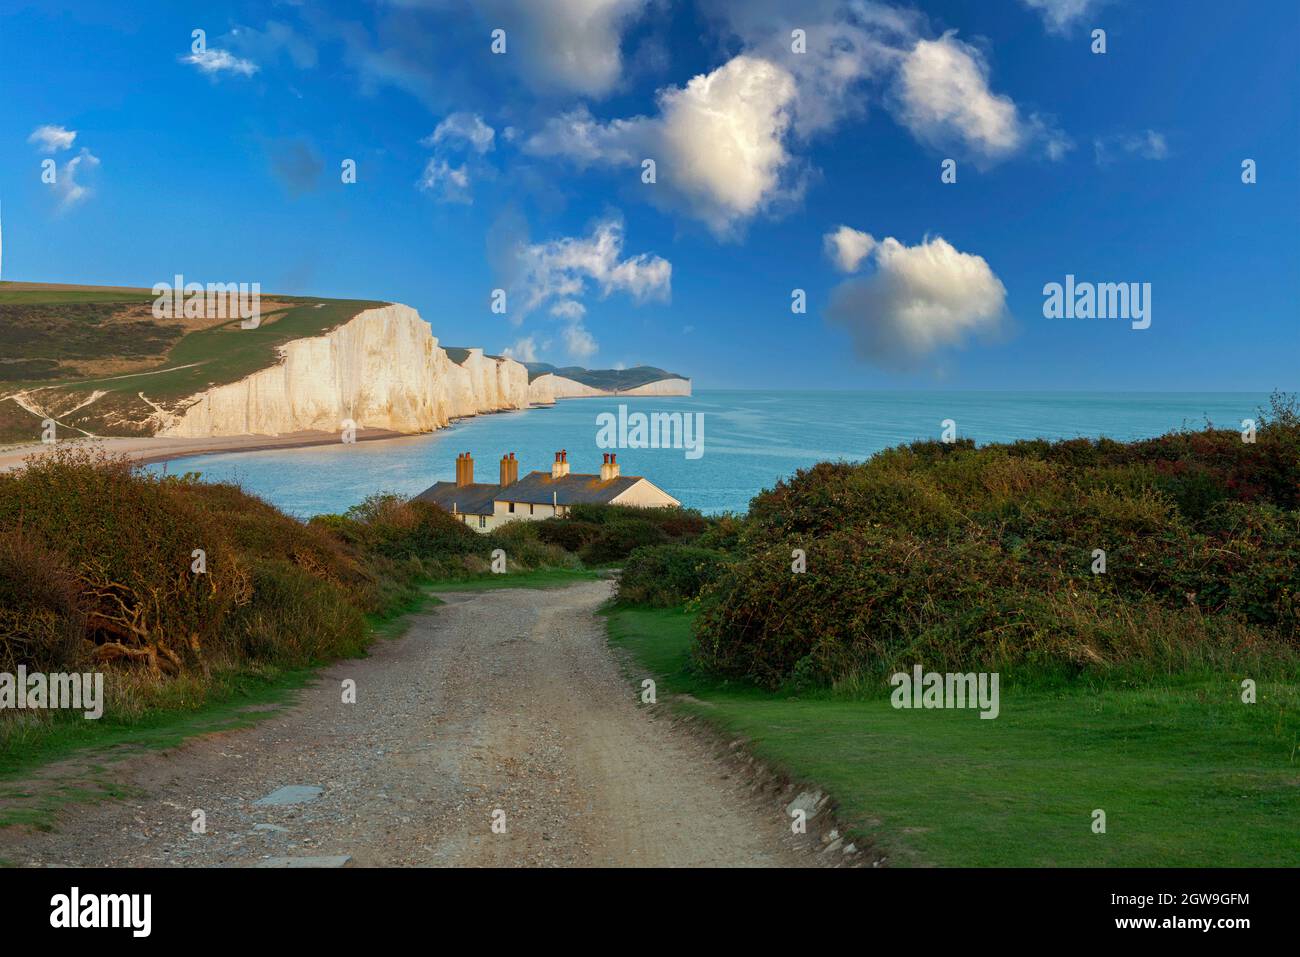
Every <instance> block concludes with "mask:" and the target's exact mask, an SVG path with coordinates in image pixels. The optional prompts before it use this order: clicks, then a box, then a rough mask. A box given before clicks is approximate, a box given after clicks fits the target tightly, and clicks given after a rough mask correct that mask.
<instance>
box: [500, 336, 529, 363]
mask: <svg viewBox="0 0 1300 957" xmlns="http://www.w3.org/2000/svg"><path fill="white" fill-rule="evenodd" d="M501 354H502V355H503V356H505V357H506V358H507V359H516V360H518V361H519V362H536V361H537V342H536V340H535V339H534V338H533V337H532V336H525V337H524V338H523V339H518V340H516V341H515V344H514V345H512V346H506V347H505V348H504V349H502V350H501Z"/></svg>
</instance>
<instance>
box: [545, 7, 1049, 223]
mask: <svg viewBox="0 0 1300 957" xmlns="http://www.w3.org/2000/svg"><path fill="white" fill-rule="evenodd" d="M703 8H704V13H705V15H706V17H707V18H710V19H711V20H712V21H713V22H717V23H720V24H721V25H722V29H723V32H724V35H725V37H724V39H725V40H726V41H728V42H730V41H732V39H733V38H734V39H736V40H739V42H740V45H741V47H742V48H743V52H742V53H740V54H739V55H738V56H735V57H734V58H732V59H731V60H729V61H728V62H726V63H724V64H723V65H722V66H720V67H718V68H717V69H715V70H713V71H712V72H710V73H705V74H701V75H699V76H696V77H695V78H694V79H692V80H690V81H689V82H688V83H687V84H686V85H685V86H684V87H668V88H666V89H664V90H661V91H660V93H659V96H658V109H657V111H656V112H655V113H653V114H651V115H641V116H633V117H630V118H614V119H608V120H602V119H598V118H596V117H593V115H592V114H591V112H590V111H589V110H588V109H587V108H586V107H578V108H577V109H574V110H571V111H569V112H568V113H565V114H563V115H561V116H558V117H554V118H552V119H551V120H549V121H548V122H546V123H545V124H543V125H542V126H541V127H540V129H537V130H536V131H535V132H533V134H532V135H531V136H528V137H526V138H525V139H524V141H523V148H524V150H525V151H526V152H529V153H532V154H533V155H537V156H550V157H562V158H565V159H568V160H570V161H571V162H574V163H576V164H578V165H579V166H592V165H599V166H607V167H613V168H636V167H639V166H640V164H641V163H642V161H643V160H644V159H654V160H655V162H656V165H657V168H656V175H657V182H656V183H655V184H652V185H650V184H647V185H645V186H642V187H640V188H639V195H641V196H643V197H645V198H647V199H648V200H649V201H650V202H652V203H654V204H656V205H658V206H660V207H661V208H664V209H668V210H671V211H674V212H677V213H680V214H682V215H685V216H688V217H691V218H694V219H697V220H700V221H702V222H704V223H705V224H706V225H707V226H708V227H709V229H711V230H712V231H713V232H714V234H715V235H717V236H718V237H720V238H731V237H734V236H735V235H737V234H738V233H739V232H740V231H741V230H742V229H743V227H744V226H745V224H746V223H747V222H749V221H750V220H751V219H752V218H754V217H755V216H757V215H760V214H762V213H771V212H775V211H776V210H777V209H778V208H779V207H781V206H784V205H786V204H787V203H788V202H789V201H791V200H794V199H797V198H798V197H799V196H800V195H801V194H802V189H803V182H804V180H805V179H806V176H807V173H808V169H807V164H806V161H805V160H804V159H803V158H802V157H801V155H800V153H801V151H802V148H803V147H804V146H806V144H807V143H808V141H810V140H811V139H812V138H813V137H815V136H818V135H821V134H823V133H825V132H827V131H829V130H831V129H833V128H834V127H835V126H837V125H838V124H840V123H842V122H844V121H845V120H846V119H848V118H853V117H860V116H862V115H864V114H865V112H866V105H867V104H868V103H869V102H871V101H872V99H873V98H875V97H876V96H877V95H878V97H879V99H880V100H881V102H884V103H886V104H887V105H889V106H890V108H891V109H892V110H893V111H894V112H895V113H896V114H897V115H898V117H899V120H900V122H902V123H903V124H904V125H905V126H906V127H907V128H908V129H909V130H911V132H912V133H913V134H914V135H915V136H916V137H917V138H918V139H920V140H922V141H924V142H927V143H930V144H932V145H941V146H945V147H947V146H948V144H955V145H956V146H959V147H963V148H964V152H963V153H961V154H958V155H969V154H971V153H973V154H974V156H975V158H976V159H977V160H980V161H987V160H993V159H1001V158H1003V157H1006V156H1009V155H1011V154H1013V153H1016V152H1019V151H1021V150H1023V149H1025V148H1026V147H1027V146H1030V145H1034V144H1037V145H1039V146H1041V148H1042V150H1043V151H1044V152H1045V153H1046V154H1047V155H1048V156H1049V157H1050V158H1051V159H1060V158H1062V157H1063V156H1064V154H1065V152H1066V151H1067V150H1069V149H1070V148H1071V147H1072V145H1073V144H1072V143H1071V142H1070V141H1069V139H1068V138H1067V137H1066V136H1065V135H1064V134H1062V133H1060V132H1059V131H1057V130H1055V129H1053V128H1052V127H1051V125H1050V124H1049V123H1048V122H1046V121H1045V120H1042V119H1040V118H1039V117H1038V116H1037V115H1033V114H1031V115H1029V116H1024V115H1022V112H1021V111H1020V110H1019V109H1018V107H1017V106H1016V104H1015V103H1014V102H1013V101H1012V100H1011V98H1010V97H1007V96H1004V95H1000V94H995V93H994V92H992V91H991V90H990V88H989V82H988V67H987V65H986V64H985V62H984V60H983V58H982V56H981V55H980V53H979V51H978V50H976V49H975V48H974V47H971V46H969V45H967V44H965V43H963V42H961V41H960V40H957V39H956V38H955V36H954V35H953V34H951V33H949V34H945V35H943V36H942V37H940V38H938V39H934V40H930V39H925V38H924V30H925V28H926V20H925V18H924V15H922V14H920V13H917V12H916V11H912V10H904V9H899V8H894V7H889V6H886V5H884V4H882V3H876V2H871V0H807V2H805V3H801V4H800V5H799V6H798V7H797V8H794V7H792V6H791V5H790V4H789V3H788V2H783V0H747V2H745V3H731V2H726V0H703ZM796 28H797V29H801V30H804V31H805V32H806V52H804V53H794V52H792V50H791V31H792V30H793V29H796ZM629 182H634V181H633V180H631V179H630V178H629Z"/></svg>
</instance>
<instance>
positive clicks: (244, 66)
mask: <svg viewBox="0 0 1300 957" xmlns="http://www.w3.org/2000/svg"><path fill="white" fill-rule="evenodd" d="M180 61H181V62H182V63H192V64H193V65H194V66H196V67H198V68H199V70H200V71H202V72H203V73H207V74H208V75H209V76H216V75H217V74H219V73H237V74H239V75H240V76H252V75H253V74H254V73H256V72H257V64H256V63H254V62H253V61H252V60H245V59H243V58H242V57H237V56H235V55H234V54H233V53H231V52H230V51H228V50H218V49H215V48H213V47H208V48H207V49H206V50H204V51H203V52H202V53H191V54H190V55H189V56H183V57H181V58H180Z"/></svg>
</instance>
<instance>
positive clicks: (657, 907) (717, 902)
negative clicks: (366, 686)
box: [0, 869, 1297, 946]
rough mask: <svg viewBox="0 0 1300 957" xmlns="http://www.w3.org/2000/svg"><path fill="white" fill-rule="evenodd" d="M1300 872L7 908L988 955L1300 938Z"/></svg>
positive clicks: (154, 882) (262, 884) (10, 877)
mask: <svg viewBox="0 0 1300 957" xmlns="http://www.w3.org/2000/svg"><path fill="white" fill-rule="evenodd" d="M1296 876H1297V872H1296V871H1293V870H1282V869H1278V870H1268V869H1261V870H1145V869H1144V870H1105V871H1102V870H973V869H972V870H904V869H897V870H894V869H879V870H870V869H852V870H848V869H845V870H835V871H828V870H808V871H804V872H798V873H791V872H790V871H726V872H718V871H710V872H701V871H685V872H682V871H677V872H672V873H668V872H663V871H650V870H640V871H637V870H626V871H602V872H594V871H561V872H548V873H545V874H544V875H543V874H539V873H537V872H529V871H522V870H518V871H511V870H507V871H486V870H473V871H469V870H458V871H442V870H397V869H392V870H366V869H355V870H352V869H343V870H308V869H298V870H291V871H284V870H245V869H208V870H200V869H194V870H179V869H177V870H161V869H160V870H81V869H41V870H36V869H32V870H16V869H15V870H4V871H0V900H3V901H4V915H5V932H6V937H7V939H8V941H9V942H10V943H13V944H16V943H18V942H20V941H23V940H27V939H30V938H35V937H45V936H46V935H51V936H52V937H54V938H57V937H65V938H66V937H68V936H69V935H73V934H75V935H78V936H79V937H80V938H82V942H86V941H89V939H90V938H92V937H94V938H97V939H102V940H105V941H107V940H109V939H114V940H116V941H118V942H121V943H124V944H126V945H127V946H131V945H133V944H139V945H147V944H148V943H149V942H154V941H161V942H167V943H171V942H178V943H179V942H184V943H187V944H192V943H195V942H200V941H201V942H202V943H204V944H232V943H243V942H246V941H247V942H252V941H256V942H258V943H259V944H263V943H267V942H274V941H277V940H280V939H283V940H285V941H286V942H292V943H294V944H295V945H305V944H312V943H323V944H337V943H341V942H346V941H349V940H368V941H371V942H373V941H374V935H375V934H376V932H381V933H385V934H391V933H404V934H420V933H427V932H429V931H431V930H433V929H437V928H441V927H445V926H447V925H448V924H451V923H453V922H460V921H465V920H466V919H473V918H480V919H483V920H486V923H485V924H484V925H483V926H484V927H485V928H486V929H487V930H488V931H489V933H491V934H492V936H493V940H494V943H495V942H497V941H499V940H500V938H501V937H503V936H505V937H509V936H511V935H512V934H514V933H520V934H524V933H526V934H530V935H533V936H534V937H535V936H536V934H537V933H538V932H539V931H540V930H541V928H543V927H547V926H550V927H554V928H555V929H559V928H560V927H561V926H562V927H563V929H564V933H565V936H566V937H568V938H569V939H572V937H573V934H574V931H575V930H576V931H579V932H581V930H582V929H583V928H584V926H590V927H591V928H592V929H593V930H595V929H601V930H606V929H608V927H609V925H610V923H611V921H615V922H618V923H621V924H623V925H624V926H626V927H627V929H629V930H631V931H633V932H635V933H645V934H648V935H653V937H655V938H659V937H660V935H661V934H664V933H671V932H673V931H672V929H671V928H672V925H678V926H679V927H680V925H679V924H678V922H679V920H680V918H681V917H682V916H684V915H685V914H692V913H693V914H694V915H695V919H693V920H692V921H691V924H692V925H693V929H692V931H691V936H692V937H698V936H702V934H701V932H700V928H708V927H713V928H716V929H717V932H718V933H719V934H720V935H725V936H726V937H728V938H731V939H732V940H735V939H736V938H743V937H745V936H747V935H748V933H750V932H751V927H747V926H746V925H747V924H749V925H751V926H752V932H756V933H758V934H761V935H764V936H765V935H767V934H769V933H772V932H773V930H774V929H775V927H776V925H779V924H781V923H783V922H788V923H789V924H790V928H791V929H792V930H795V931H796V932H801V933H807V932H808V931H810V930H813V929H815V928H817V927H819V926H820V927H827V928H829V927H839V926H840V925H843V924H844V923H845V922H848V923H849V924H859V923H865V925H866V926H867V928H869V932H870V934H871V939H872V941H873V943H878V942H881V941H890V940H893V939H897V940H899V941H900V942H909V941H910V942H911V943H913V944H916V943H917V942H919V941H922V940H924V941H925V942H927V943H929V942H940V941H947V940H954V941H962V940H964V941H966V942H968V943H971V944H975V943H976V941H979V940H984V939H986V938H985V937H984V936H983V935H984V934H987V933H988V932H996V933H997V934H998V937H999V939H1016V938H1017V937H1019V936H1021V935H1022V934H1023V935H1024V937H1025V938H1026V939H1041V935H1042V934H1043V933H1044V932H1047V933H1052V934H1055V935H1057V938H1058V939H1060V940H1062V941H1074V940H1080V939H1095V938H1097V937H1106V938H1114V939H1122V938H1123V937H1134V938H1138V939H1143V938H1145V939H1146V940H1152V939H1153V938H1154V939H1160V938H1169V937H1170V936H1171V935H1172V936H1174V937H1177V938H1179V939H1180V941H1184V940H1186V938H1188V937H1191V936H1194V935H1199V936H1200V937H1201V938H1204V939H1206V940H1213V941H1216V942H1222V943H1229V942H1231V941H1232V940H1234V938H1235V936H1236V935H1238V934H1242V933H1247V934H1248V933H1251V932H1252V931H1259V930H1264V931H1266V932H1270V931H1271V932H1272V933H1273V934H1282V933H1286V932H1288V931H1290V932H1294V913H1293V911H1294V907H1295V904H1294V901H1295V878H1296ZM697 881H698V882H699V883H698V884H697V883H696V882H697ZM642 891H647V892H649V893H646V894H642V893H639V892H642ZM1284 909H1286V911H1289V912H1284ZM710 914H712V916H711V917H709V916H708V915H710ZM557 920H558V921H561V922H562V923H561V924H557V923H556V921H557ZM810 921H811V925H810V924H809V922H810ZM664 922H667V924H668V926H663V924H664ZM656 925H659V926H658V928H657V929H656ZM800 928H802V930H800ZM706 934H707V932H705V934H704V935H706ZM972 934H975V935H976V936H974V937H972V936H971V935H972ZM918 935H919V936H918ZM660 939H662V938H660ZM448 942H449V943H450V941H448Z"/></svg>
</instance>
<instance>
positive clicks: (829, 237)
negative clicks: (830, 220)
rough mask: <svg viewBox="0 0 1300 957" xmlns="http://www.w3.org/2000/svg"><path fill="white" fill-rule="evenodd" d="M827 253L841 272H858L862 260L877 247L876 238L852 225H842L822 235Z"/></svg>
mask: <svg viewBox="0 0 1300 957" xmlns="http://www.w3.org/2000/svg"><path fill="white" fill-rule="evenodd" d="M822 242H823V244H824V245H825V249H826V255H827V256H829V257H830V260H831V262H833V263H834V264H835V268H837V269H839V270H840V272H857V271H858V267H859V266H860V265H862V260H864V259H866V258H867V257H868V256H870V255H871V250H873V249H875V248H876V239H875V237H874V236H872V235H871V234H870V233H864V232H862V230H860V229H854V228H853V227H852V226H840V227H839V228H838V229H836V230H835V231H834V232H830V233H827V234H826V235H825V236H823V237H822Z"/></svg>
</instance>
